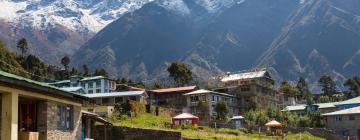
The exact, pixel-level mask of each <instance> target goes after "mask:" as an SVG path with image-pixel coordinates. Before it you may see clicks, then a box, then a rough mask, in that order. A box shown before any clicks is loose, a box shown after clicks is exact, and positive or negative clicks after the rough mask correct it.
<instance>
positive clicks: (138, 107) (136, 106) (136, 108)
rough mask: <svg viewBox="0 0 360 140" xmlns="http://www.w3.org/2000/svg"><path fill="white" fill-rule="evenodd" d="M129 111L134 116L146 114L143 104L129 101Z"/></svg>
mask: <svg viewBox="0 0 360 140" xmlns="http://www.w3.org/2000/svg"><path fill="white" fill-rule="evenodd" d="M130 110H131V112H133V113H135V115H136V116H137V115H139V114H143V113H145V112H146V108H145V104H144V103H140V102H136V101H130Z"/></svg>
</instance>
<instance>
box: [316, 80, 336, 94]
mask: <svg viewBox="0 0 360 140" xmlns="http://www.w3.org/2000/svg"><path fill="white" fill-rule="evenodd" d="M318 84H319V86H320V87H321V90H322V92H323V93H322V94H323V95H326V96H328V97H331V96H332V95H334V94H336V93H337V88H336V83H335V82H334V81H333V79H332V78H331V77H330V76H327V75H324V76H321V77H320V79H319V81H318Z"/></svg>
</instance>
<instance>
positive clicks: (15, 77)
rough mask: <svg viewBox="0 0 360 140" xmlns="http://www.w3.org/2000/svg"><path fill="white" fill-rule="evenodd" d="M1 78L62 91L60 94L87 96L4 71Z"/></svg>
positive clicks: (0, 73) (0, 75)
mask: <svg viewBox="0 0 360 140" xmlns="http://www.w3.org/2000/svg"><path fill="white" fill-rule="evenodd" d="M0 77H6V78H10V79H13V80H17V81H22V82H26V83H29V84H32V85H34V86H40V87H44V88H49V89H53V90H57V91H60V92H64V93H66V94H73V95H77V96H82V97H85V96H83V95H80V94H76V93H73V92H68V91H65V90H62V89H60V88H57V87H55V86H51V85H49V84H47V83H43V82H38V81H35V80H31V79H28V78H25V77H21V76H18V75H15V74H11V73H7V72H4V71H0Z"/></svg>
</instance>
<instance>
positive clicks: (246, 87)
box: [241, 86, 250, 91]
mask: <svg viewBox="0 0 360 140" xmlns="http://www.w3.org/2000/svg"><path fill="white" fill-rule="evenodd" d="M241 91H250V87H249V86H243V87H241Z"/></svg>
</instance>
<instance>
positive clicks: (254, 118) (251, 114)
mask: <svg viewBox="0 0 360 140" xmlns="http://www.w3.org/2000/svg"><path fill="white" fill-rule="evenodd" d="M244 120H245V124H247V125H248V126H249V127H255V126H263V125H265V123H266V122H268V121H269V120H270V118H269V116H268V113H267V111H266V110H265V109H256V110H250V111H248V112H246V113H245V115H244Z"/></svg>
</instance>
